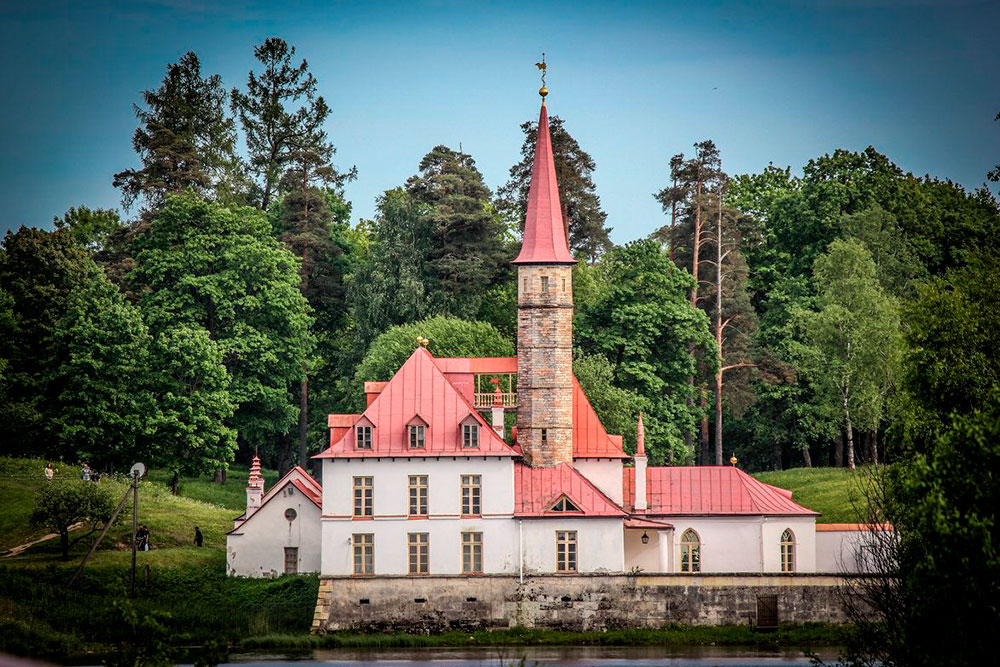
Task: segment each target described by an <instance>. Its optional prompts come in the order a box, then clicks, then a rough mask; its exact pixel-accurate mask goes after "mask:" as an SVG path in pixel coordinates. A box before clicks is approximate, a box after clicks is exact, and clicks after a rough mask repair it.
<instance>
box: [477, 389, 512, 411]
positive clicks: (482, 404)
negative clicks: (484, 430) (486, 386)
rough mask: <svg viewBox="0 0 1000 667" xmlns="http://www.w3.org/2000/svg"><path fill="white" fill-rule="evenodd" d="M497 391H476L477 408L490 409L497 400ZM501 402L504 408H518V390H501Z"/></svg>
mask: <svg viewBox="0 0 1000 667" xmlns="http://www.w3.org/2000/svg"><path fill="white" fill-rule="evenodd" d="M496 395H497V394H496V392H492V391H484V392H478V391H477V392H476V409H477V410H488V409H489V408H492V407H493V403H494V401H495V400H496ZM500 402H501V405H503V407H504V408H516V407H517V392H513V391H502V392H500Z"/></svg>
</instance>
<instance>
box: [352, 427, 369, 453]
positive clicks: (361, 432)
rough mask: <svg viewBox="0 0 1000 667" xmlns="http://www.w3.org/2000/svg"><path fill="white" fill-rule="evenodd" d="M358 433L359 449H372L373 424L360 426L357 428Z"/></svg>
mask: <svg viewBox="0 0 1000 667" xmlns="http://www.w3.org/2000/svg"><path fill="white" fill-rule="evenodd" d="M355 430H356V431H357V433H358V444H357V448H358V449H371V448H372V427H371V426H358V427H357V428H356V429H355Z"/></svg>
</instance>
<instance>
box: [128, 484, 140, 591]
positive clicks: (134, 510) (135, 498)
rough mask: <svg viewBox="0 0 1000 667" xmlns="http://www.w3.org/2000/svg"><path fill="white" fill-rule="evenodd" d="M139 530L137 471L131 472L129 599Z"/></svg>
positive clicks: (133, 588) (132, 584)
mask: <svg viewBox="0 0 1000 667" xmlns="http://www.w3.org/2000/svg"><path fill="white" fill-rule="evenodd" d="M138 530H139V471H138V470H133V471H132V575H131V577H130V578H129V591H130V592H129V597H131V598H135V551H136V546H135V534H136V533H137V532H138Z"/></svg>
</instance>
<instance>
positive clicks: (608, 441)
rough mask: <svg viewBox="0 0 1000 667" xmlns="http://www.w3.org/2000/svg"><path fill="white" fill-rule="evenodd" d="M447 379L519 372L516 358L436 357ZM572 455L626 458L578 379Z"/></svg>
mask: <svg viewBox="0 0 1000 667" xmlns="http://www.w3.org/2000/svg"><path fill="white" fill-rule="evenodd" d="M434 363H435V364H436V365H437V367H438V368H440V369H441V372H442V373H444V374H445V376H446V377H447V376H449V375H451V374H452V373H455V374H460V373H481V374H485V375H488V374H494V373H495V374H498V375H499V374H501V373H516V372H517V357H435V358H434ZM573 456H574V457H575V458H578V459H579V458H611V459H627V458H629V456H628V454H626V453H625V450H624V449H622V443H621V436H619V435H608V432H607V431H606V430H604V425H603V424H602V423H601V420H600V419H599V418H598V417H597V413H596V412H594V408H593V406H591V404H590V400H589V399H587V395H586V394H585V393H584V391H583V388H582V387H581V386H580V383H579V382H577V380H576V377H575V376H574V378H573Z"/></svg>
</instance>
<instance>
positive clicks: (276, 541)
mask: <svg viewBox="0 0 1000 667" xmlns="http://www.w3.org/2000/svg"><path fill="white" fill-rule="evenodd" d="M538 127H539V132H538V139H537V146H536V150H535V158H534V159H535V162H534V165H533V169H532V180H531V187H530V194H529V203H528V207H527V217H526V221H525V229H524V238H523V245H522V248H521V251H520V254H519V255H518V257H517V259H515V260H514V264H515V265H516V267H517V272H518V342H517V356H516V357H504V358H435V357H434V356H432V355H431V354H430V352H428V350H427V349H426V348H425V347H422V346H418V347H417V348H416V350H415V351H414V352H413V354H412V355H411V356H410V357H409V359H407V361H406V362H405V363H404V364H403V365H402V367H401V368H400V369H399V370H398V371H397V372H396V374H395V375H394V376H393V377H392V379H390V380H389V381H388V382H366V383H365V394H366V398H367V407H366V409H365V410H364V412H362V413H360V414H333V415H330V416H329V422H328V423H329V428H330V441H329V447H328V448H327V449H326V451H324V452H322V453H321V454H319V455H318V456H317V458H318V459H319V460H320V461H321V462H322V480H323V484H322V488H321V487H320V485H319V484H318V483H317V482H316V481H314V480H313V479H312V477H310V476H309V474H308V473H307V472H306V471H305V470H303V469H302V468H298V467H296V468H295V469H293V470H292V471H291V472H289V473H288V474H287V475H285V476H284V477H283V478H282V479H281V480H279V481H278V482H277V484H275V485H274V486H273V487H272V488H271V489H270V490H268V491H267V492H266V493H265V492H264V488H263V486H264V484H263V479H262V478H261V476H260V474H259V462H258V461H257V460H256V459H255V460H254V468H253V469H252V472H251V476H250V483H249V488H248V489H247V510H246V513H245V514H244V515H243V516H241V517H239V518H238V519H237V520H236V522H235V527H234V529H233V530H232V531H231V532H230V533H229V535H228V540H227V549H228V559H227V569H228V572H229V573H230V574H233V575H240V576H257V577H260V576H274V575H279V574H282V573H296V572H319V573H320V574H321V576H322V577H324V578H330V580H331V581H333V582H336V581H340V580H342V579H345V578H355V579H374V580H379V579H380V578H392V579H393V580H397V578H405V577H477V576H480V575H510V576H512V577H514V578H520V579H519V580H520V581H521V582H523V581H524V578H525V577H531V576H539V575H562V574H566V575H570V574H575V575H591V574H593V575H596V574H619V575H621V574H629V573H631V574H633V575H634V574H635V573H640V572H641V573H664V574H666V573H681V574H683V573H689V574H693V573H755V574H760V573H816V572H831V573H832V572H840V571H856V570H858V569H859V566H858V564H857V563H856V562H855V560H854V551H855V549H854V548H853V547H852V544H853V543H854V542H855V541H856V540H857V539H858V536H859V535H861V532H862V531H859V530H858V528H859V527H857V526H846V525H835V526H829V527H824V526H822V525H820V526H818V525H817V524H816V518H817V513H816V512H814V511H812V510H810V509H808V508H806V507H803V506H801V505H799V504H797V503H796V502H795V501H794V500H793V499H792V494H791V492H789V491H786V490H783V489H779V488H776V487H773V486H770V485H768V484H764V483H762V482H760V481H758V480H756V479H754V478H753V477H751V476H750V475H748V474H746V473H744V472H743V471H741V470H740V469H739V468H737V467H735V466H707V467H659V466H649V465H647V458H646V453H645V442H644V434H643V426H642V418H641V416H639V417H638V420H639V421H638V447H637V451H636V454H635V456H630V455H628V454H626V453H625V451H624V450H623V448H622V438H621V436H619V435H612V434H609V433H607V432H606V431H605V429H604V426H603V425H602V424H601V421H600V419H598V417H597V414H596V413H595V412H594V409H593V407H591V405H590V402H589V401H588V400H587V396H586V395H585V394H584V392H583V390H582V389H581V387H580V385H579V383H578V382H577V380H576V378H575V377H574V376H573V370H572V316H573V287H572V266H573V264H574V263H575V262H574V260H573V257H572V256H571V255H570V252H569V248H568V245H567V241H566V233H565V227H564V224H563V219H562V214H561V207H560V205H559V193H558V189H557V186H556V176H555V167H554V164H553V157H552V148H551V143H550V137H549V129H548V127H549V126H548V115H547V111H546V108H545V104H544V98H543V103H542V108H541V114H540V117H539V125H538ZM494 379H499V380H500V383H499V384H495V388H494V389H493V390H492V391H490V390H488V389H487V390H485V391H484V385H485V386H486V387H489V386H490V385H489V382H490V381H491V380H494ZM501 386H503V387H506V388H507V389H508V391H506V392H505V391H502V390H501ZM512 410H516V413H517V426H516V427H515V428H514V429H512V432H511V433H504V413H505V412H506V411H512ZM333 585H335V584H333ZM372 585H374V584H372ZM468 599H469V600H473V599H475V598H472V597H469V598H468ZM362 602H363V600H362Z"/></svg>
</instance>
